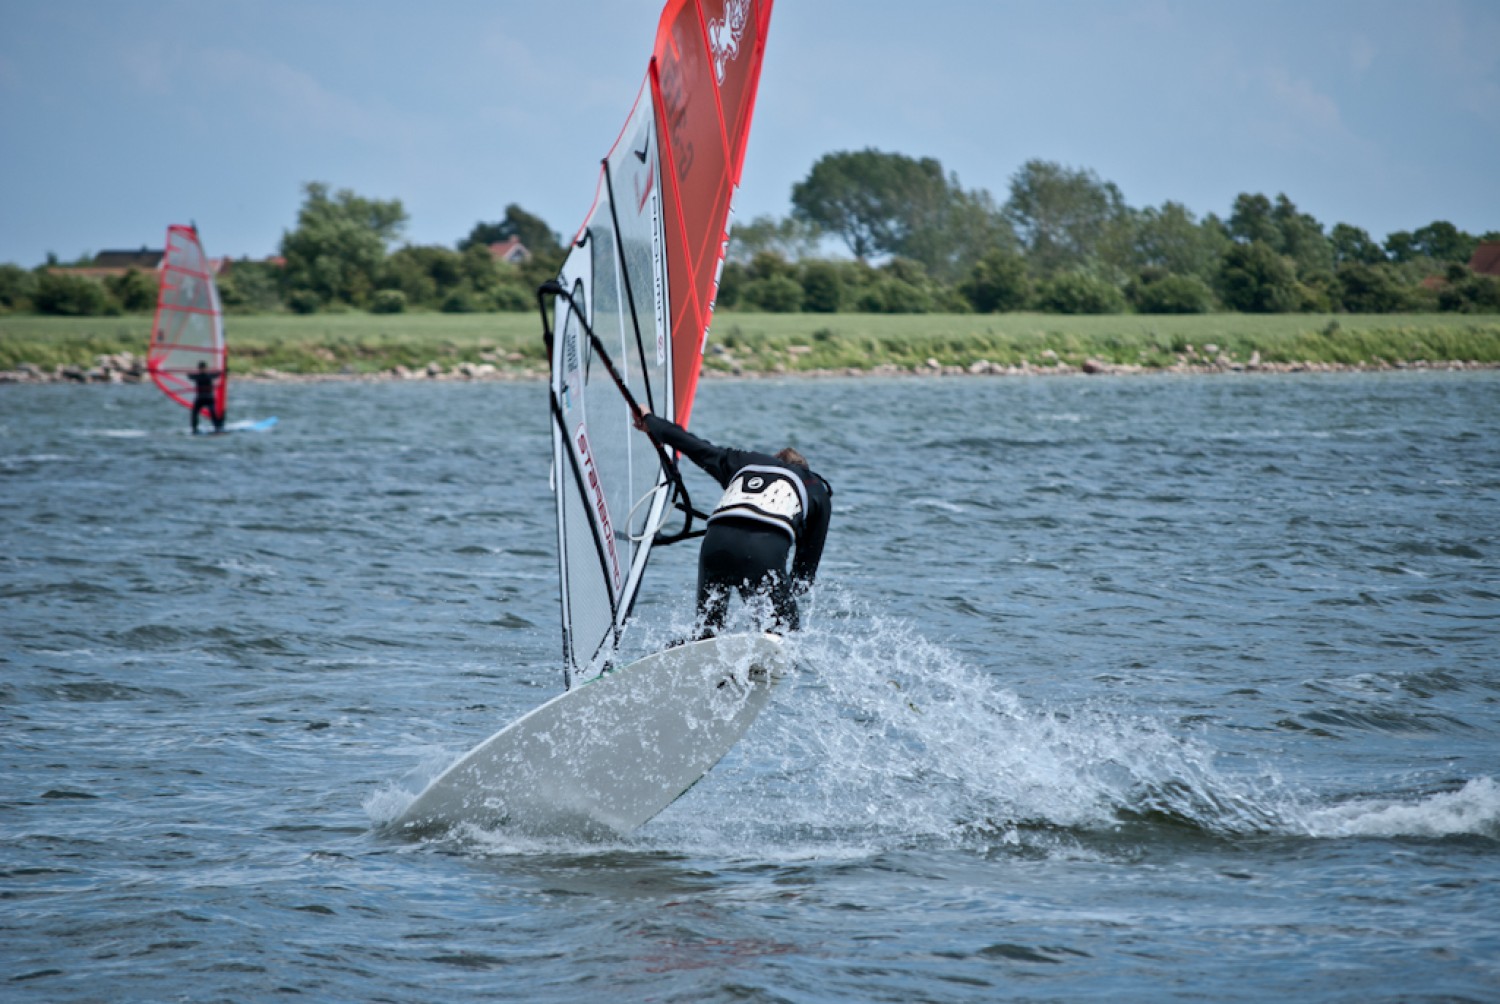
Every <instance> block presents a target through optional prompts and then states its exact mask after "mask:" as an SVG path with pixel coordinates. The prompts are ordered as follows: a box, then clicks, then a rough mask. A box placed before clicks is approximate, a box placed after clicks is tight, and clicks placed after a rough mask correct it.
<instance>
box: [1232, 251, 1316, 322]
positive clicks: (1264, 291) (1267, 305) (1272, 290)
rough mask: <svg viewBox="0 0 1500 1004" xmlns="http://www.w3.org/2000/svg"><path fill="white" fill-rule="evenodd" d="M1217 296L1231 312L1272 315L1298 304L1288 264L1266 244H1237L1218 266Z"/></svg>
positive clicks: (1289, 309) (1295, 277)
mask: <svg viewBox="0 0 1500 1004" xmlns="http://www.w3.org/2000/svg"><path fill="white" fill-rule="evenodd" d="M1218 286H1219V297H1220V299H1222V300H1223V301H1224V304H1225V306H1227V307H1229V308H1230V309H1231V310H1241V311H1244V312H1245V313H1249V314H1274V313H1281V312H1283V311H1292V310H1296V309H1297V307H1298V306H1299V305H1300V303H1301V296H1300V294H1299V291H1298V288H1297V276H1296V273H1295V272H1293V270H1292V265H1291V263H1290V262H1289V261H1288V260H1287V259H1286V258H1284V257H1282V256H1281V255H1279V254H1277V253H1276V252H1275V251H1274V250H1272V248H1271V247H1270V245H1268V244H1267V243H1266V242H1265V241H1259V240H1257V241H1252V242H1251V243H1249V244H1236V245H1235V246H1234V247H1232V248H1230V249H1229V250H1228V251H1226V252H1225V253H1224V260H1223V262H1222V263H1221V265H1220V266H1219V276H1218Z"/></svg>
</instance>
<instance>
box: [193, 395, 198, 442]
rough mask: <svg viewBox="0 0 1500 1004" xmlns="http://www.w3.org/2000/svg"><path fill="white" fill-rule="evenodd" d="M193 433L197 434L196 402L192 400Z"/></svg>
mask: <svg viewBox="0 0 1500 1004" xmlns="http://www.w3.org/2000/svg"><path fill="white" fill-rule="evenodd" d="M193 435H195V436H196V435H198V404H197V402H196V401H195V402H193Z"/></svg>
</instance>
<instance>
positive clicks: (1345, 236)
mask: <svg viewBox="0 0 1500 1004" xmlns="http://www.w3.org/2000/svg"><path fill="white" fill-rule="evenodd" d="M1328 243H1329V244H1330V245H1331V246H1332V249H1333V263H1334V265H1335V266H1339V265H1352V264H1359V265H1375V264H1377V263H1379V262H1383V261H1385V252H1384V251H1382V250H1381V248H1380V245H1379V244H1377V243H1375V241H1373V240H1372V239H1371V238H1370V235H1369V233H1367V232H1366V231H1364V230H1362V229H1360V228H1359V227H1355V226H1350V225H1349V224H1347V223H1335V224H1334V225H1333V230H1332V231H1330V232H1329V234H1328Z"/></svg>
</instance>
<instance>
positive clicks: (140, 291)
mask: <svg viewBox="0 0 1500 1004" xmlns="http://www.w3.org/2000/svg"><path fill="white" fill-rule="evenodd" d="M104 285H105V287H106V288H107V289H108V290H109V292H110V295H111V296H113V297H114V298H115V301H116V302H117V303H119V305H120V306H121V307H123V308H124V309H125V310H127V311H130V312H131V313H141V312H143V311H147V310H152V309H154V308H155V307H156V279H155V277H154V276H149V275H146V274H145V273H144V272H140V271H138V270H136V269H133V268H132V269H128V270H127V271H126V272H125V274H124V275H121V276H115V277H111V278H109V279H105V280H104Z"/></svg>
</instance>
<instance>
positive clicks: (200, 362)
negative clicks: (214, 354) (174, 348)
mask: <svg viewBox="0 0 1500 1004" xmlns="http://www.w3.org/2000/svg"><path fill="white" fill-rule="evenodd" d="M198 368H199V369H200V370H206V369H208V363H206V362H204V361H203V360H202V359H199V360H198Z"/></svg>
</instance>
